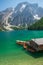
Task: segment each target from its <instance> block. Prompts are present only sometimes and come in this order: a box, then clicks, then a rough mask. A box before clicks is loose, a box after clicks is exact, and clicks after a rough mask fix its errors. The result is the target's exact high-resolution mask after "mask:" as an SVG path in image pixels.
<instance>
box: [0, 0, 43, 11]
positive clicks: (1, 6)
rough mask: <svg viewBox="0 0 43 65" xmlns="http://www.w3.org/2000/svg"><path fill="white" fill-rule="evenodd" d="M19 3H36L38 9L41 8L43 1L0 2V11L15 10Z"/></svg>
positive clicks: (2, 0)
mask: <svg viewBox="0 0 43 65" xmlns="http://www.w3.org/2000/svg"><path fill="white" fill-rule="evenodd" d="M20 2H29V3H37V4H38V5H39V6H40V7H43V0H0V11H2V10H5V9H6V8H9V7H13V8H15V7H16V6H17V4H18V3H20Z"/></svg>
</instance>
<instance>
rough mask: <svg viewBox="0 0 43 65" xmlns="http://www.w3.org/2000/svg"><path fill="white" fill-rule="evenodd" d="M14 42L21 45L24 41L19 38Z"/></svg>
mask: <svg viewBox="0 0 43 65" xmlns="http://www.w3.org/2000/svg"><path fill="white" fill-rule="evenodd" d="M16 43H17V44H19V45H23V44H25V43H26V42H25V41H21V40H16Z"/></svg>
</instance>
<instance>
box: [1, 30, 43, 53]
mask: <svg viewBox="0 0 43 65" xmlns="http://www.w3.org/2000/svg"><path fill="white" fill-rule="evenodd" d="M32 38H43V31H28V30H17V31H10V32H0V54H4V53H5V54H6V53H14V52H15V51H16V50H17V45H16V40H30V39H32Z"/></svg>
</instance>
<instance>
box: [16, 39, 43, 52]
mask: <svg viewBox="0 0 43 65" xmlns="http://www.w3.org/2000/svg"><path fill="white" fill-rule="evenodd" d="M16 42H17V44H20V45H22V46H23V47H24V48H25V49H26V50H28V51H31V52H38V51H43V38H37V39H31V40H30V41H20V40H17V41H16Z"/></svg>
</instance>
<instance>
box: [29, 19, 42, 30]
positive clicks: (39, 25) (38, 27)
mask: <svg viewBox="0 0 43 65" xmlns="http://www.w3.org/2000/svg"><path fill="white" fill-rule="evenodd" d="M28 29H29V30H43V18H41V19H40V20H38V21H37V22H36V23H34V24H33V25H31V26H29V27H28Z"/></svg>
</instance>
